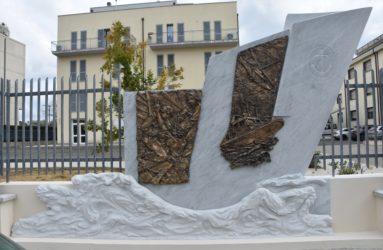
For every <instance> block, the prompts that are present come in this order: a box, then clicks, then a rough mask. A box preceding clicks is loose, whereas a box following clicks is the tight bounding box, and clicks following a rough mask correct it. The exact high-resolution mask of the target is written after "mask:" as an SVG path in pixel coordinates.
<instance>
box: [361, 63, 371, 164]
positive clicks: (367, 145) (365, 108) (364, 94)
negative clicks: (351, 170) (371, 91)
mask: <svg viewBox="0 0 383 250" xmlns="http://www.w3.org/2000/svg"><path fill="white" fill-rule="evenodd" d="M363 86H364V88H363V89H364V91H363V100H364V126H365V128H368V116H367V80H366V71H365V70H363ZM365 136H367V138H366V140H365V142H366V165H367V168H369V167H370V159H369V154H370V149H369V138H368V134H367V133H365Z"/></svg>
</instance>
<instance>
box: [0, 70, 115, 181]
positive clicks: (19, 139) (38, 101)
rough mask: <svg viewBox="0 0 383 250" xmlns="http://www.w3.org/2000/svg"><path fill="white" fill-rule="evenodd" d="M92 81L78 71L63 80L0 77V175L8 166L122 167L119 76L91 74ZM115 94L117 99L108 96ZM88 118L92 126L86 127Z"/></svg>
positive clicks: (41, 169)
mask: <svg viewBox="0 0 383 250" xmlns="http://www.w3.org/2000/svg"><path fill="white" fill-rule="evenodd" d="M82 80H83V81H82ZM91 82H92V86H91V88H88V79H87V78H85V79H84V78H83V79H81V76H78V77H77V78H76V79H73V80H72V79H69V80H68V81H67V82H64V78H61V79H60V81H59V82H56V78H53V79H48V78H47V79H45V80H41V79H38V80H30V81H29V82H27V81H25V80H24V81H22V82H18V81H15V82H10V81H4V80H3V79H1V80H0V85H1V86H0V128H3V129H2V130H0V141H2V142H4V143H2V150H0V176H4V175H5V179H6V181H7V182H8V181H9V180H10V174H11V171H14V172H13V173H14V174H15V175H17V174H22V175H26V174H30V175H33V174H41V173H45V174H47V173H48V172H52V173H53V174H56V173H57V172H58V173H61V174H63V173H64V171H69V174H72V171H73V169H74V170H75V171H76V172H77V173H78V174H79V173H87V172H98V171H102V172H105V171H120V172H122V171H123V166H122V159H123V150H122V149H123V147H122V140H123V124H122V115H121V113H120V112H121V110H122V109H123V108H122V106H123V104H122V98H120V94H121V93H122V92H121V83H120V79H113V78H112V77H110V79H108V80H105V79H104V78H103V77H100V79H99V80H96V76H93V78H92V80H91ZM64 83H65V84H64ZM12 84H13V86H12ZM80 86H81V87H80ZM115 94H117V100H118V101H117V102H115V101H112V99H113V98H110V97H111V96H114V95H115ZM84 99H85V100H84ZM100 100H105V102H101V103H99V104H98V102H99V101H100ZM84 103H85V105H83V104H84ZM100 104H101V105H100ZM97 105H98V106H99V107H100V108H99V109H98V111H96V106H97ZM43 107H45V109H43ZM116 114H117V115H116ZM92 121H93V122H94V124H95V125H96V126H93V127H92V129H91V130H89V128H90V127H89V123H90V122H92ZM20 130H21V131H20ZM104 132H108V133H109V134H105V133H104ZM11 133H12V135H11ZM28 133H29V134H28ZM30 138H32V140H31V139H30ZM35 138H36V140H35ZM107 138H118V139H117V140H109V142H108V140H107ZM107 149H108V150H107ZM35 172H37V173H35Z"/></svg>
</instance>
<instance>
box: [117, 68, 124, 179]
mask: <svg viewBox="0 0 383 250" xmlns="http://www.w3.org/2000/svg"><path fill="white" fill-rule="evenodd" d="M121 116H122V112H121V77H120V74H118V156H119V160H118V171H119V172H120V173H121V172H122V143H121V139H122V138H121V137H122V135H123V133H121Z"/></svg>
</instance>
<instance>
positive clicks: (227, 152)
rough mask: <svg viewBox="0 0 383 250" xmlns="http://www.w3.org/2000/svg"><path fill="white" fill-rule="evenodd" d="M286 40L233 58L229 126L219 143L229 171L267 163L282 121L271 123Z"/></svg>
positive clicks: (280, 40)
mask: <svg viewBox="0 0 383 250" xmlns="http://www.w3.org/2000/svg"><path fill="white" fill-rule="evenodd" d="M287 43H288V37H287V36H284V37H280V38H277V39H274V40H271V41H268V42H266V43H263V44H260V45H257V46H255V47H252V48H249V49H247V50H244V51H241V52H240V53H239V54H238V56H237V64H236V67H235V76H234V89H233V98H232V105H231V116H230V126H229V129H228V131H227V133H226V136H225V138H224V140H223V141H222V143H221V151H222V155H223V157H224V158H225V159H226V160H227V161H229V162H230V163H231V165H230V166H231V167H232V168H235V167H240V166H249V165H250V166H256V165H259V164H261V163H263V162H268V161H270V153H269V152H270V151H271V150H272V148H273V146H274V145H275V144H276V143H277V142H278V139H277V138H276V137H274V135H275V133H276V132H278V130H279V129H281V128H282V126H283V120H282V119H278V118H277V119H273V112H274V105H275V101H276V98H277V94H278V86H279V80H280V78H281V74H282V67H283V61H284V58H285V54H286V49H287Z"/></svg>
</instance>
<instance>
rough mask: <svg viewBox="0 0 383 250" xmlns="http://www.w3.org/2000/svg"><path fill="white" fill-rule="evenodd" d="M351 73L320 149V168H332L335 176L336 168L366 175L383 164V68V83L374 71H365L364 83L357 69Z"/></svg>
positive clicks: (341, 92)
mask: <svg viewBox="0 0 383 250" xmlns="http://www.w3.org/2000/svg"><path fill="white" fill-rule="evenodd" d="M351 73H352V79H350V80H345V81H344V84H343V87H342V89H341V91H340V93H339V95H338V98H337V102H336V104H335V106H334V109H333V112H332V113H331V115H330V118H329V122H328V123H327V125H326V128H325V130H324V132H323V134H322V138H321V140H320V142H319V145H318V148H317V150H318V151H317V155H316V158H317V159H319V160H320V161H321V163H320V167H323V168H324V169H326V168H328V167H332V175H335V172H336V169H335V167H334V166H335V165H338V167H339V166H346V167H348V168H357V169H359V171H360V172H363V171H366V170H367V169H369V168H370V167H381V166H382V163H383V162H382V159H383V147H382V144H383V143H382V142H383V141H382V140H383V136H382V127H381V125H382V119H383V81H382V76H383V69H380V74H378V75H380V80H379V81H376V80H375V78H376V77H375V75H376V74H375V72H374V70H369V71H367V72H366V71H364V72H363V73H362V79H363V80H362V82H358V75H357V71H356V70H353V71H352V72H351Z"/></svg>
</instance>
